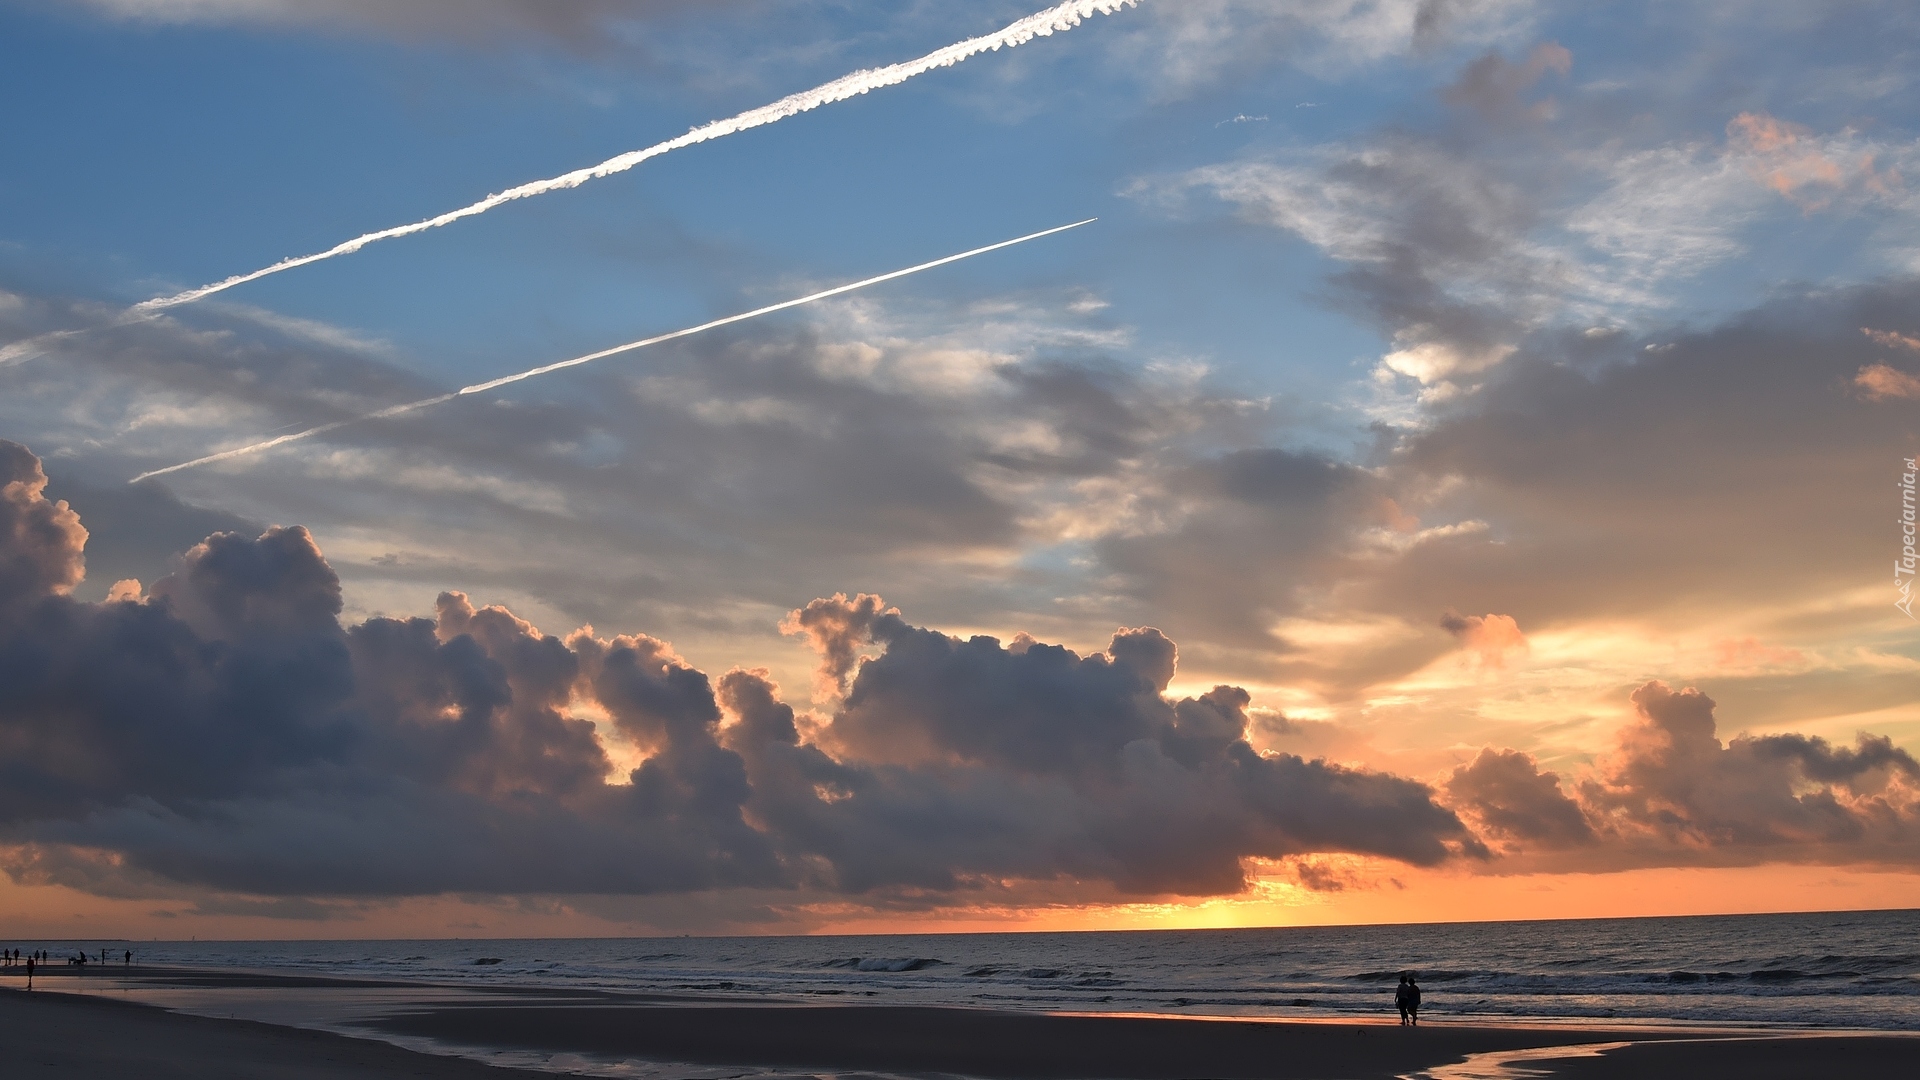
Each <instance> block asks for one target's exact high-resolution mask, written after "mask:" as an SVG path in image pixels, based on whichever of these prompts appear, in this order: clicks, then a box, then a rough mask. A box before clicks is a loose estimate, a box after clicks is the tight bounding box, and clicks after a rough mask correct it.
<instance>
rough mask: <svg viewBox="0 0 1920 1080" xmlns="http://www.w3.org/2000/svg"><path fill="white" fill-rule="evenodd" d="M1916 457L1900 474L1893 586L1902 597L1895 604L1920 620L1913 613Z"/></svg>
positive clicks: (1919, 471) (1919, 470) (1919, 620)
mask: <svg viewBox="0 0 1920 1080" xmlns="http://www.w3.org/2000/svg"><path fill="white" fill-rule="evenodd" d="M1913 461H1914V459H1912V458H1908V459H1906V466H1907V471H1906V472H1904V473H1901V474H1900V557H1899V558H1897V559H1895V560H1893V587H1894V588H1895V589H1896V590H1898V591H1899V593H1900V599H1898V600H1895V601H1894V602H1893V606H1894V607H1897V608H1899V609H1900V610H1901V611H1903V612H1905V613H1906V615H1907V618H1909V619H1914V620H1915V621H1916V622H1920V617H1916V616H1915V615H1914V613H1913V577H1914V553H1913V480H1914V474H1915V473H1920V468H1915V467H1914V463H1913Z"/></svg>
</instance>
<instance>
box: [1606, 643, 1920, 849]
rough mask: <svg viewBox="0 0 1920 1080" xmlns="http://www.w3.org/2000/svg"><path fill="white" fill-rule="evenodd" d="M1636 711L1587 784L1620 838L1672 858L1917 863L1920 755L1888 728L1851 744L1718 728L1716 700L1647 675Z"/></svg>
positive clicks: (1637, 694)
mask: <svg viewBox="0 0 1920 1080" xmlns="http://www.w3.org/2000/svg"><path fill="white" fill-rule="evenodd" d="M1633 705H1634V708H1635V711H1636V713H1637V716H1638V718H1637V720H1636V721H1635V722H1634V723H1633V724H1631V725H1629V726H1628V727H1627V728H1626V729H1625V730H1624V731H1623V732H1622V733H1621V739H1620V749H1619V751H1618V753H1617V754H1616V755H1615V756H1614V757H1613V758H1611V759H1610V760H1608V761H1606V762H1604V763H1603V764H1602V766H1601V769H1600V773H1599V776H1597V777H1596V778H1594V779H1592V780H1589V781H1586V782H1584V783H1583V784H1582V785H1581V792H1580V794H1581V799H1582V801H1583V802H1584V803H1585V804H1586V805H1587V807H1588V812H1589V814H1590V815H1591V816H1592V817H1593V818H1594V820H1595V821H1596V822H1597V823H1598V824H1599V827H1600V829H1601V830H1602V831H1603V832H1605V833H1607V834H1608V835H1609V836H1610V838H1611V840H1612V842H1614V843H1617V844H1626V845H1632V846H1636V847H1643V848H1648V849H1652V850H1653V851H1656V852H1659V853H1661V854H1662V855H1664V856H1665V857H1668V858H1680V859H1682V861H1684V859H1685V854H1684V853H1693V854H1694V855H1697V856H1698V857H1702V858H1709V857H1711V852H1713V851H1715V850H1729V849H1730V850H1736V851H1744V852H1746V853H1747V857H1748V858H1750V859H1754V860H1758V859H1759V858H1762V857H1764V854H1763V853H1765V852H1768V851H1770V850H1772V849H1777V848H1790V849H1798V850H1797V851H1796V852H1794V853H1793V854H1792V855H1789V856H1788V857H1798V858H1800V859H1808V858H1812V859H1816V860H1823V861H1854V860H1859V861H1865V860H1871V859H1878V860H1887V861H1895V862H1900V863H1905V864H1908V865H1914V864H1916V863H1920V762H1916V761H1915V760H1914V758H1913V756H1912V755H1910V754H1908V753H1907V752H1906V751H1904V750H1901V749H1899V748H1897V747H1895V746H1893V745H1892V743H1891V742H1890V741H1889V740H1887V739H1886V738H1884V737H1876V736H1872V735H1868V734H1866V733H1864V732H1863V733H1861V735H1860V736H1859V739H1858V742H1857V744H1856V745H1855V746H1854V747H1853V748H1846V747H1839V748H1836V747H1834V746H1832V745H1830V744H1829V743H1827V741H1826V740H1824V739H1819V738H1808V737H1806V736H1803V735H1761V736H1752V735H1741V736H1739V737H1737V738H1735V739H1733V740H1732V741H1731V742H1729V743H1724V744H1723V743H1722V742H1721V741H1720V740H1719V739H1718V738H1717V737H1716V732H1715V728H1716V724H1715V720H1714V702H1713V699H1712V698H1709V697H1707V696H1706V695H1705V694H1703V693H1701V692H1700V691H1698V690H1694V689H1687V690H1678V691H1676V690H1674V689H1673V688H1671V687H1670V686H1668V685H1667V684H1665V683H1662V682H1658V681H1655V682H1650V683H1647V684H1646V685H1645V686H1642V687H1640V688H1639V689H1638V690H1636V691H1634V693H1633Z"/></svg>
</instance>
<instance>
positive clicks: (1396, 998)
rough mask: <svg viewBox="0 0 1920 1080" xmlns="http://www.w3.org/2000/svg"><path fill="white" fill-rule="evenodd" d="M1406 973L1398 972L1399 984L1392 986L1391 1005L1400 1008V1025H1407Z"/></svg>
mask: <svg viewBox="0 0 1920 1080" xmlns="http://www.w3.org/2000/svg"><path fill="white" fill-rule="evenodd" d="M1409 996H1410V995H1408V993H1407V974H1406V972H1404V971H1403V972H1401V973H1400V985H1399V986H1396V987H1394V988H1393V1007H1394V1008H1396V1009H1399V1010H1400V1026H1401V1027H1406V1026H1407V999H1408V997H1409Z"/></svg>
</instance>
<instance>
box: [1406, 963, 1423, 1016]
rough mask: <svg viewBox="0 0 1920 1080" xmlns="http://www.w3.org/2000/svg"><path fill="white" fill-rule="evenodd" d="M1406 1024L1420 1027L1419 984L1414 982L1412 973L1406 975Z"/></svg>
mask: <svg viewBox="0 0 1920 1080" xmlns="http://www.w3.org/2000/svg"><path fill="white" fill-rule="evenodd" d="M1407 1022H1408V1023H1409V1024H1412V1025H1413V1026H1414V1027H1419V1026H1420V984H1419V983H1418V982H1415V981H1414V978H1413V973H1412V972H1408V973H1407Z"/></svg>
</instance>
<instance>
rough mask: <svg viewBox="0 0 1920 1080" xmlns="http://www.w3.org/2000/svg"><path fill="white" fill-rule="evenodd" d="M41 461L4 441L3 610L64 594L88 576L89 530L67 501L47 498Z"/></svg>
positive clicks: (0, 461) (0, 505)
mask: <svg viewBox="0 0 1920 1080" xmlns="http://www.w3.org/2000/svg"><path fill="white" fill-rule="evenodd" d="M46 487H47V474H46V473H45V472H43V471H42V470H41V468H40V460H39V459H38V458H36V457H34V456H33V455H32V454H31V453H29V452H28V451H27V448H26V447H24V446H21V445H19V444H18V443H11V442H4V441H0V610H4V609H6V608H7V607H9V606H11V605H14V604H19V603H23V602H25V601H27V600H30V599H31V598H33V597H35V596H38V595H42V594H53V595H63V594H65V593H67V592H70V591H72V589H73V587H74V586H75V585H78V584H80V581H81V579H82V578H83V577H84V576H85V573H86V571H85V569H84V564H83V562H82V560H81V555H80V552H81V548H82V547H84V546H85V544H86V542H87V530H86V529H85V528H83V527H81V525H80V516H79V515H78V514H75V513H74V512H73V509H72V508H71V507H69V506H68V505H67V504H66V503H64V502H49V501H48V500H47V498H46V497H45V494H44V493H45V491H46Z"/></svg>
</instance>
